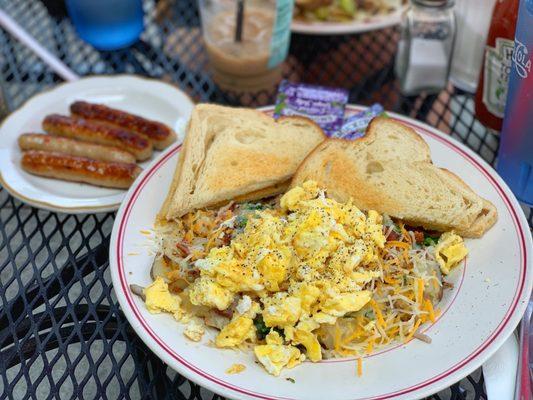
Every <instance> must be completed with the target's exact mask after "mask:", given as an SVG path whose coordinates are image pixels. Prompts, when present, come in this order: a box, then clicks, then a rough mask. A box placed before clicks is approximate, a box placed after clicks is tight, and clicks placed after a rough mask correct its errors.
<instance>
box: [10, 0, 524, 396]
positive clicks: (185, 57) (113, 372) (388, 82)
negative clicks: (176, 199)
mask: <svg viewBox="0 0 533 400" xmlns="http://www.w3.org/2000/svg"><path fill="white" fill-rule="evenodd" d="M62 3H63V2H62V1H53V0H49V1H44V2H41V1H38V0H33V1H21V0H0V8H1V9H2V10H4V11H5V12H7V13H8V14H9V15H11V16H12V17H13V18H14V19H15V20H16V21H17V22H19V23H20V24H21V25H22V26H23V27H24V28H25V29H27V30H28V32H29V33H30V34H31V35H33V36H34V37H35V38H37V39H38V40H39V41H40V42H41V43H42V44H43V45H44V46H46V47H47V48H48V49H49V50H51V51H52V52H53V53H55V54H57V55H58V56H59V57H60V58H61V59H62V60H63V61H64V62H65V63H66V64H67V65H68V66H69V67H70V68H72V69H73V70H74V71H75V72H76V73H77V74H79V75H90V74H117V73H134V74H139V75H146V76H151V77H155V78H158V79H161V80H164V81H168V82H172V83H174V84H176V85H177V86H178V87H180V88H181V89H183V90H184V91H186V92H187V93H188V94H189V95H190V96H191V97H192V98H193V99H194V100H195V101H203V102H216V103H224V104H231V105H245V106H250V107H256V106H264V105H269V104H272V103H273V101H274V98H275V90H274V89H273V90H272V91H263V92H260V93H255V94H240V95H238V94H234V93H226V92H223V91H221V90H219V89H218V88H217V87H216V85H215V84H214V83H213V82H212V80H211V79H210V76H209V74H208V72H207V60H206V55H205V52H204V49H203V47H202V44H201V40H200V39H201V36H200V30H199V19H198V10H197V6H196V2H195V1H186V0H174V1H173V0H160V1H158V2H157V1H156V2H154V1H145V3H144V4H145V11H146V29H145V31H144V33H143V35H142V37H141V40H140V41H138V42H137V43H135V44H134V45H132V46H131V47H130V48H127V49H124V50H120V51H115V52H99V51H97V50H95V49H94V48H92V47H91V46H90V45H88V44H86V43H84V42H83V41H81V40H80V39H79V38H78V37H77V35H76V33H75V31H74V29H73V27H72V25H71V23H70V21H69V19H68V18H67V17H66V15H65V10H64V6H63V5H62ZM398 36H399V35H398V29H397V28H388V29H384V30H380V31H376V32H369V33H364V34H358V35H340V36H320V37H317V36H315V37H311V36H305V35H297V34H294V35H293V36H292V39H291V47H290V54H289V57H288V59H287V61H286V63H285V64H284V76H285V77H286V78H287V79H290V80H292V81H299V82H307V83H315V84H322V85H329V86H338V87H345V88H347V89H349V90H350V102H351V103H356V104H363V105H370V104H372V103H374V102H379V103H381V104H383V106H384V107H385V108H386V109H388V110H392V111H396V112H399V113H402V114H405V115H408V116H410V117H413V118H416V119H419V120H422V121H425V122H427V123H428V124H430V125H432V126H435V127H437V128H438V129H440V130H442V131H443V132H446V133H448V134H450V135H452V136H453V137H455V138H457V139H458V140H460V141H461V142H463V143H465V144H466V145H467V146H468V147H470V148H471V149H473V150H474V151H475V152H477V153H478V154H480V155H481V156H482V157H483V158H484V159H485V160H486V161H488V162H489V163H491V164H494V162H495V158H496V154H497V149H498V138H497V136H495V135H493V134H491V133H490V132H488V131H487V130H486V129H485V128H484V127H483V126H482V125H481V124H480V123H479V122H478V121H477V120H476V119H475V118H474V116H473V99H472V95H470V94H468V93H464V92H461V91H460V90H457V89H455V88H453V87H452V86H449V87H448V88H447V89H446V90H443V91H442V92H441V93H439V94H438V95H427V94H422V95H420V96H416V97H403V96H401V95H400V94H399V91H398V82H397V81H396V79H395V77H394V72H393V64H394V55H395V52H396V48H397V42H398ZM0 74H1V81H0V82H1V85H0V86H1V88H2V92H1V93H2V99H3V101H2V102H0V105H2V109H1V111H2V114H4V116H5V114H6V113H7V112H8V111H12V110H14V109H16V108H17V107H19V106H20V105H21V104H22V103H23V102H24V101H25V100H26V99H28V98H29V97H30V96H32V95H33V94H35V93H38V92H40V91H42V90H44V89H46V88H49V87H51V86H53V85H55V84H56V83H58V82H60V81H61V79H60V78H59V77H58V76H57V75H56V74H54V73H53V72H52V71H51V70H50V69H49V68H48V67H47V66H46V65H45V64H43V63H42V62H41V61H40V60H39V59H38V58H37V57H35V56H34V55H33V54H32V53H31V51H30V50H28V49H27V48H26V47H24V46H23V45H21V44H20V43H18V42H17V41H16V40H15V39H14V38H13V37H11V36H10V35H9V34H8V33H6V32H5V31H3V30H0ZM524 209H525V211H526V215H527V217H528V220H529V224H530V227H531V226H532V219H533V211H532V209H530V208H524ZM114 217H115V214H114V213H104V214H88V215H66V214H61V213H52V212H48V211H43V210H39V209H36V208H32V207H29V206H27V205H24V204H23V203H21V202H20V201H18V200H16V199H14V198H13V197H11V196H10V195H8V194H7V192H6V191H5V190H3V189H0V301H1V308H0V377H1V379H0V398H2V399H3V398H14V399H27V398H31V399H48V398H61V399H68V398H135V399H137V398H157V399H163V398H165V399H167V398H168V399H216V398H219V396H217V395H215V394H213V393H211V392H209V391H207V390H205V389H203V388H200V387H199V386H198V385H196V384H194V383H192V382H190V381H188V380H187V379H185V378H183V377H182V376H180V375H179V374H177V373H176V372H174V371H173V370H171V369H170V368H169V367H168V366H166V365H165V364H164V363H163V362H161V361H160V360H159V359H158V358H157V357H156V356H155V355H154V354H153V353H152V352H151V351H150V350H149V349H148V348H147V347H146V346H145V345H144V343H143V342H142V341H141V340H140V339H139V338H138V337H137V335H136V334H135V332H134V331H133V329H132V328H131V326H130V324H129V323H128V321H127V320H126V318H125V317H124V314H123V313H122V311H121V310H120V308H119V306H118V303H117V300H116V297H115V294H114V292H113V288H112V285H111V277H110V273H109V268H108V247H109V238H110V235H111V229H112V226H113V220H114ZM430 398H431V399H486V394H485V390H484V385H483V375H482V373H481V370H478V371H476V372H475V373H473V374H472V375H470V376H468V377H466V378H465V379H463V380H462V381H460V382H458V383H456V384H454V385H453V386H451V387H450V388H448V389H446V390H444V391H442V392H440V393H438V394H435V395H433V396H431V397H430Z"/></svg>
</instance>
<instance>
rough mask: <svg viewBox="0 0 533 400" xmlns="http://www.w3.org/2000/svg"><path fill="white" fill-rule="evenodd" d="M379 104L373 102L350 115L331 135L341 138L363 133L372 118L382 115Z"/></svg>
mask: <svg viewBox="0 0 533 400" xmlns="http://www.w3.org/2000/svg"><path fill="white" fill-rule="evenodd" d="M384 114H385V113H384V110H383V107H382V106H381V104H374V105H372V106H371V107H369V108H367V109H366V110H364V111H361V112H359V113H357V114H354V115H351V116H349V117H348V118H346V119H345V120H344V124H343V125H342V127H341V129H339V130H338V131H337V132H335V133H334V134H333V135H331V137H337V138H342V139H348V140H352V139H357V138H360V137H362V136H364V135H365V131H366V127H367V126H368V124H369V123H370V121H372V119H373V118H375V117H377V116H380V115H384Z"/></svg>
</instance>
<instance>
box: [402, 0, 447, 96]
mask: <svg viewBox="0 0 533 400" xmlns="http://www.w3.org/2000/svg"><path fill="white" fill-rule="evenodd" d="M453 4H454V2H453V0H411V7H410V8H409V9H408V10H407V11H406V12H405V13H404V15H403V20H402V34H401V38H400V42H399V45H398V53H397V54H396V65H395V70H396V75H397V76H398V78H399V80H400V90H401V92H402V94H404V95H416V94H419V93H421V92H427V93H438V92H439V91H441V90H442V89H443V88H444V87H445V86H446V83H447V82H448V75H449V73H450V60H451V54H452V50H453V43H454V38H455V16H454V12H453Z"/></svg>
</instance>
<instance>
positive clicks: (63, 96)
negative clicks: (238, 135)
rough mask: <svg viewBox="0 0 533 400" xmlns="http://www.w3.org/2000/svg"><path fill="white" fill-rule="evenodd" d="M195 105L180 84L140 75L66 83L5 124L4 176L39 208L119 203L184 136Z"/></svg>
mask: <svg viewBox="0 0 533 400" xmlns="http://www.w3.org/2000/svg"><path fill="white" fill-rule="evenodd" d="M192 108H193V103H192V101H191V100H190V99H189V97H188V96H187V95H185V94H184V93H183V92H182V91H180V90H179V89H177V88H176V87H174V86H172V85H170V84H167V83H164V82H161V81H157V80H153V79H146V78H140V77H136V76H133V75H122V76H120V75H119V76H112V77H111V76H109V77H106V76H98V77H89V78H83V79H80V80H78V81H74V82H68V83H64V84H61V85H58V86H56V87H54V88H53V89H51V90H49V91H47V92H44V93H40V94H38V95H36V96H34V97H32V98H31V99H30V100H28V101H27V102H26V103H24V104H23V105H22V107H20V108H19V109H18V110H16V111H14V112H13V113H12V114H10V115H9V116H8V117H7V118H6V119H5V121H3V123H2V125H1V126H0V137H1V138H2V140H1V143H0V154H1V156H0V183H1V184H2V186H3V187H4V188H5V189H6V190H7V191H8V192H9V193H10V194H11V195H13V196H15V197H17V198H18V199H20V200H22V201H24V202H26V203H28V204H30V205H33V206H35V207H39V208H44V209H48V210H52V211H58V212H66V213H87V212H101V211H111V210H116V209H117V208H118V206H119V205H120V203H121V201H122V199H123V198H124V195H125V194H126V189H128V188H129V187H130V186H131V184H132V183H133V181H134V180H135V178H136V177H137V176H138V175H139V174H140V173H141V171H142V170H143V168H146V167H147V166H148V165H150V163H151V162H152V161H153V160H154V159H155V158H156V156H157V155H158V154H159V153H160V152H163V151H165V149H167V148H168V147H169V146H170V145H171V144H172V143H174V142H176V141H178V142H179V141H181V139H182V138H183V134H184V127H185V123H186V122H187V120H188V117H189V115H190V113H191V110H192Z"/></svg>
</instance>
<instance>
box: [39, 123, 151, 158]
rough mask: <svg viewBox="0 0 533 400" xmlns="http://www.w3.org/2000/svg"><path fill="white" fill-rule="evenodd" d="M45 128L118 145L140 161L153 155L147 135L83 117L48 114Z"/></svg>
mask: <svg viewBox="0 0 533 400" xmlns="http://www.w3.org/2000/svg"><path fill="white" fill-rule="evenodd" d="M43 129H44V130H45V131H46V132H48V133H50V134H51V135H56V136H64V137H68V138H72V139H79V140H82V141H85V142H91V143H97V144H103V145H108V146H116V147H119V148H120V149H123V150H126V151H128V152H129V153H131V154H133V155H134V156H135V158H136V159H137V160H139V161H142V160H146V159H147V158H149V157H150V156H151V155H152V143H150V141H149V140H148V139H146V138H145V137H143V136H141V135H139V134H137V133H134V132H131V131H127V130H125V129H120V128H115V127H112V126H110V125H107V124H103V123H98V122H93V121H87V120H84V119H83V118H75V117H66V116H63V115H58V114H52V115H48V116H47V117H46V118H45V119H44V120H43Z"/></svg>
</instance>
